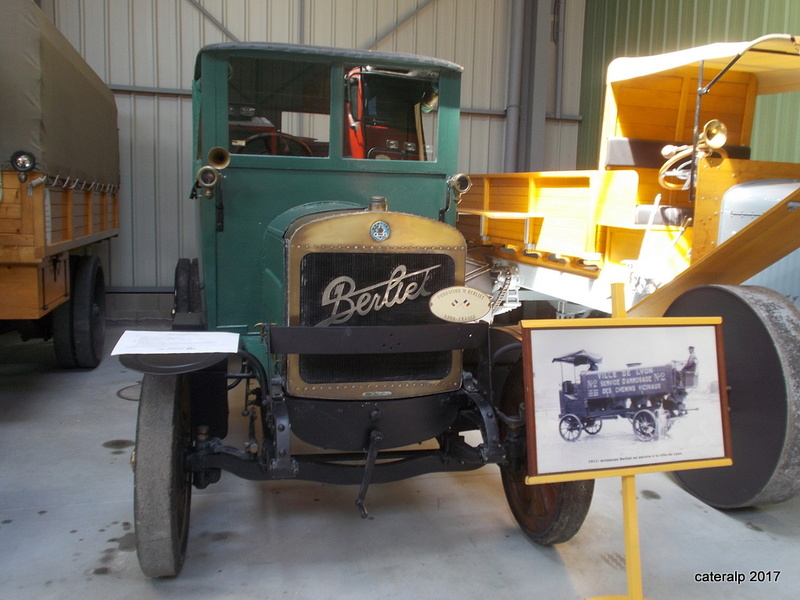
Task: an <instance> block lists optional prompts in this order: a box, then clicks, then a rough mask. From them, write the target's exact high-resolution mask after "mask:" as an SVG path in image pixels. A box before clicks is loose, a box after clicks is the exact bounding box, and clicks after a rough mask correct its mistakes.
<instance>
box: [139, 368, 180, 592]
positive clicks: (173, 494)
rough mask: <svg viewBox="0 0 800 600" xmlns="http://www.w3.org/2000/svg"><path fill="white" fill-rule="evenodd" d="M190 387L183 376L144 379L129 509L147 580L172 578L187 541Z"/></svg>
mask: <svg viewBox="0 0 800 600" xmlns="http://www.w3.org/2000/svg"><path fill="white" fill-rule="evenodd" d="M190 445H191V432H190V415H189V397H188V385H187V380H186V377H185V376H182V375H145V376H144V379H143V380H142V392H141V397H140V399H139V418H138V421H137V424H136V450H135V454H134V459H133V464H134V492H133V507H134V519H135V523H136V552H137V554H138V557H139V566H140V567H141V569H142V572H143V573H144V574H145V575H147V576H148V577H174V576H175V575H177V574H178V573H179V572H180V570H181V567H182V566H183V560H184V557H185V555H186V542H187V540H188V537H189V513H190V507H191V499H192V486H191V482H192V474H191V472H189V471H188V470H187V469H186V465H185V457H186V452H187V450H188V449H189V447H190Z"/></svg>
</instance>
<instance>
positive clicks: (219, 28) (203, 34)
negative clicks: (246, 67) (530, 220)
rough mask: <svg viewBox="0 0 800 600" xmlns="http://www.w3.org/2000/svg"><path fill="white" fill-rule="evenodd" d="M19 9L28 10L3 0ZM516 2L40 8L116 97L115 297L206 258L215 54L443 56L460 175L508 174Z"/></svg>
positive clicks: (115, 1) (347, 0)
mask: <svg viewBox="0 0 800 600" xmlns="http://www.w3.org/2000/svg"><path fill="white" fill-rule="evenodd" d="M1 1H18V0H1ZM511 3H512V2H511V0H380V1H377V2H376V1H374V0H41V2H40V5H41V6H42V8H43V10H44V11H45V13H46V14H48V15H49V16H50V17H51V18H52V19H53V21H54V22H55V24H56V26H57V27H58V28H59V29H60V30H61V31H62V32H63V33H64V34H65V35H66V36H67V38H68V39H69V40H70V41H71V42H72V44H73V45H74V46H75V47H76V48H77V49H78V50H79V51H80V52H81V54H82V55H83V56H84V57H85V58H86V60H87V61H88V62H89V64H90V65H92V67H93V68H94V69H95V70H96V71H97V72H98V73H99V74H100V76H101V77H102V78H103V80H104V81H106V82H107V83H108V85H109V86H110V87H111V88H112V89H113V90H114V91H115V95H116V98H117V105H118V109H119V126H120V134H121V156H122V189H123V191H122V195H121V206H122V209H121V215H120V216H121V233H120V236H119V238H117V239H115V240H113V241H112V242H111V244H110V247H109V248H108V251H107V252H108V255H107V256H104V257H103V258H104V261H105V262H107V263H109V264H108V266H107V269H108V271H109V272H108V274H107V277H108V279H109V280H110V285H111V286H112V288H114V289H116V290H124V291H147V290H150V291H161V290H168V289H171V288H172V281H173V273H174V267H175V263H176V261H177V258H178V257H180V256H196V255H197V236H196V232H195V214H196V213H195V205H194V202H193V201H191V200H189V198H188V196H189V191H190V186H191V183H192V179H193V174H192V173H191V155H190V144H191V142H190V140H191V98H190V96H189V89H190V83H191V80H192V72H193V66H194V58H195V55H196V53H197V51H198V50H199V48H200V47H202V46H203V45H205V44H210V43H215V42H222V41H232V40H238V41H277V42H293V43H303V44H313V45H330V46H341V47H357V48H373V49H377V50H383V51H399V52H408V53H415V54H424V55H430V56H436V57H439V58H444V59H448V60H451V61H454V62H457V63H459V64H461V65H463V66H464V67H465V74H464V80H463V93H462V106H463V107H464V109H465V115H464V116H463V117H462V124H463V127H462V138H461V159H460V163H461V169H463V170H464V171H467V172H469V171H471V172H493V171H500V170H502V164H503V163H502V161H503V151H502V148H503V144H504V128H505V118H504V115H505V108H506V106H505V102H506V100H505V98H506V90H507V87H508V82H507V72H508V69H507V64H508V60H509V35H508V32H509V29H510V20H511Z"/></svg>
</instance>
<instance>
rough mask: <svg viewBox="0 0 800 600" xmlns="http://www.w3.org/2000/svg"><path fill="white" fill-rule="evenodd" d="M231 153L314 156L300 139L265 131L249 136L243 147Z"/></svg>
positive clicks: (278, 132) (277, 132)
mask: <svg viewBox="0 0 800 600" xmlns="http://www.w3.org/2000/svg"><path fill="white" fill-rule="evenodd" d="M259 146H260V147H259ZM233 153H234V154H272V155H275V156H313V155H314V153H313V152H312V151H311V148H310V147H309V146H308V144H307V143H306V142H304V141H303V140H302V139H300V138H298V137H295V136H293V135H289V134H288V133H281V132H280V131H266V132H264V133H256V134H255V135H251V136H250V137H249V138H247V139H246V140H245V141H244V144H243V145H241V146H237V147H236V149H235V150H234V151H233Z"/></svg>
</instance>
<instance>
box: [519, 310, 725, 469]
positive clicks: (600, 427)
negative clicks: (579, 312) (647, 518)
mask: <svg viewBox="0 0 800 600" xmlns="http://www.w3.org/2000/svg"><path fill="white" fill-rule="evenodd" d="M521 326H522V331H523V360H524V367H525V373H524V380H525V417H526V426H527V441H528V475H529V477H528V480H529V481H528V483H538V482H543V480H549V481H558V480H569V479H589V478H595V477H603V476H611V475H619V474H635V473H639V472H652V471H674V470H680V469H690V468H701V467H707V466H723V465H728V464H732V461H731V445H730V425H729V421H728V417H727V394H726V381H725V368H724V356H723V346H722V319H720V318H716V317H711V318H709V317H687V318H663V319H575V320H535V321H522V322H521Z"/></svg>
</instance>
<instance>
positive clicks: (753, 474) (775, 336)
mask: <svg viewBox="0 0 800 600" xmlns="http://www.w3.org/2000/svg"><path fill="white" fill-rule="evenodd" d="M665 316H667V317H688V316H696V317H704V316H721V317H722V318H723V324H722V330H723V338H724V341H723V343H724V357H725V367H726V368H725V371H726V377H727V380H728V381H727V383H728V389H729V392H728V404H729V408H730V424H731V442H732V449H733V466H731V467H720V468H713V469H697V470H690V471H680V472H677V473H675V475H676V477H677V478H678V480H679V481H680V482H681V484H682V485H683V486H684V487H685V488H686V489H687V490H688V491H689V492H690V493H691V494H693V495H695V496H697V497H698V498H699V499H701V500H702V501H704V502H706V503H707V504H710V505H711V506H715V507H717V508H742V507H746V506H756V505H760V504H772V503H775V502H782V501H784V500H788V499H789V498H791V497H792V496H794V495H795V493H797V491H798V490H800V312H798V310H797V308H796V307H795V306H794V305H793V304H792V303H791V302H789V300H787V299H786V298H785V297H784V296H782V295H780V294H778V293H777V292H774V291H772V290H769V289H767V288H762V287H754V286H721V285H710V286H702V287H697V288H694V289H691V290H689V291H688V292H685V293H684V294H682V295H681V296H679V297H678V298H677V299H676V300H675V302H673V303H672V305H671V306H670V307H669V309H668V310H667V312H666V314H665ZM701 367H702V365H701Z"/></svg>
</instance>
